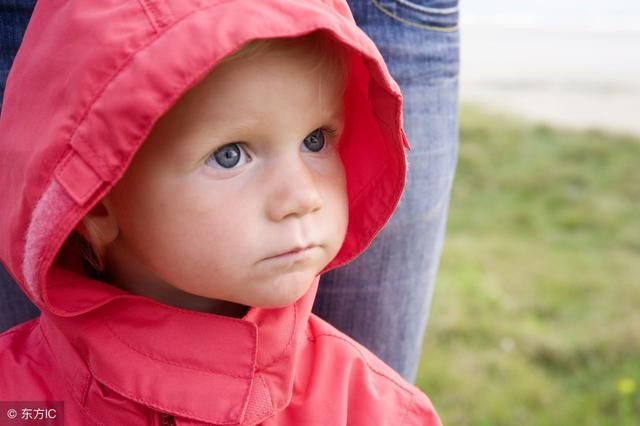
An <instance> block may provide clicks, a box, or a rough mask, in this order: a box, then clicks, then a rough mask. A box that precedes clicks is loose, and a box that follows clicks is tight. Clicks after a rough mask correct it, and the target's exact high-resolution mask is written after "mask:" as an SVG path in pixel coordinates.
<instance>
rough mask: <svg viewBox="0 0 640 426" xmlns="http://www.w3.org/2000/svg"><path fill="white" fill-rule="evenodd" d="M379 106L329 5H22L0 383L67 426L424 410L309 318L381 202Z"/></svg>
mask: <svg viewBox="0 0 640 426" xmlns="http://www.w3.org/2000/svg"><path fill="white" fill-rule="evenodd" d="M400 111H401V103H400V95H399V93H398V90H397V87H396V85H395V84H394V83H393V81H392V80H391V78H390V77H389V75H388V73H387V71H386V68H385V67H384V65H383V62H382V59H381V57H380V56H379V54H378V53H377V51H376V49H375V47H374V46H373V44H372V43H371V42H370V41H369V39H368V38H366V36H365V35H364V34H363V33H362V32H361V31H359V30H358V29H357V28H356V27H355V25H354V23H353V20H352V19H351V17H350V14H349V11H348V8H347V6H346V5H345V3H343V2H341V1H327V2H321V1H312V0H309V1H300V0H278V1H276V0H263V1H259V2H258V1H248V0H236V1H210V2H202V1H192V2H187V1H180V2H178V1H175V2H169V1H164V2H163V1H158V0H156V1H151V0H139V1H129V2H124V1H119V2H115V1H111V2H110V1H107V0H103V1H100V2H97V1H95V0H72V1H68V2H64V3H61V2H55V1H46V0H41V1H39V2H38V4H37V6H36V9H35V11H34V15H33V17H32V21H31V22H30V24H29V28H28V29H27V33H26V35H25V39H24V41H23V45H22V47H21V50H20V52H19V54H18V56H17V57H16V60H15V63H14V67H13V69H12V72H11V75H10V77H9V80H8V84H7V90H6V95H5V103H4V107H3V111H2V117H1V120H0V135H2V136H1V139H0V149H1V150H2V151H1V153H2V156H1V158H2V167H0V184H2V187H3V188H6V191H3V192H2V195H0V203H1V205H2V206H3V207H4V206H6V208H5V210H4V211H5V212H6V213H3V216H2V218H1V219H0V231H1V232H2V235H7V236H8V238H6V239H5V241H6V242H5V243H3V244H2V245H0V258H1V259H2V262H3V263H4V264H5V265H6V266H7V269H8V270H10V271H11V273H12V274H13V275H14V277H15V278H16V280H17V281H18V282H19V283H21V286H22V288H23V290H24V291H25V293H27V295H28V296H29V297H30V298H31V299H32V300H33V301H34V303H36V305H38V307H39V308H40V309H41V310H42V315H41V316H40V317H39V318H38V319H36V320H33V321H30V322H27V323H24V324H22V325H19V326H17V327H15V328H13V329H11V330H9V331H8V332H6V333H4V334H3V335H2V336H0V400H4V401H20V400H22V401H27V400H28V401H63V402H64V419H65V420H66V423H65V424H70V425H76V424H91V425H93V424H98V425H100V424H103V425H138V424H140V425H146V424H150V425H155V424H177V425H203V424H214V425H255V424H264V425H346V424H349V425H372V424H380V425H396V424H397V425H401V424H406V425H437V424H439V420H438V418H437V415H436V414H435V412H434V411H433V408H432V407H431V404H430V402H429V401H428V399H427V398H426V397H425V396H424V395H423V394H422V393H421V392H420V391H419V390H418V389H416V388H415V387H413V386H412V385H410V384H408V383H406V382H404V381H403V380H402V379H401V378H400V377H399V376H398V375H397V374H396V373H394V372H393V371H392V370H391V369H390V368H389V367H387V366H386V365H384V364H383V363H382V362H381V361H379V360H378V359H377V358H375V357H374V356H373V355H372V354H370V353H369V352H368V351H367V350H366V349H364V348H363V347H362V346H360V345H359V344H357V343H356V342H354V341H353V340H351V339H350V338H348V337H347V336H345V335H344V334H342V333H340V332H339V331H337V330H336V329H334V328H333V327H331V326H330V325H328V324H327V323H325V322H323V321H322V320H321V319H319V318H317V317H315V316H314V315H311V314H310V311H311V306H312V303H313V299H314V296H315V293H316V289H317V283H318V276H319V274H320V273H321V272H324V271H326V270H328V269H332V268H335V267H337V266H339V265H342V264H344V263H346V262H348V261H350V260H352V259H353V258H354V257H356V256H357V255H358V254H360V253H361V252H362V251H363V250H364V249H365V248H366V247H367V246H368V245H369V244H370V242H371V240H372V239H373V237H374V236H375V234H376V233H377V232H378V231H379V230H380V229H381V227H382V226H383V225H384V223H385V222H386V221H387V220H388V218H389V216H390V215H391V213H392V211H393V210H394V208H395V206H396V205H397V202H398V199H399V197H400V193H401V191H402V186H403V184H404V178H405V172H406V164H405V158H404V149H405V147H406V142H405V138H404V136H403V133H402V130H401V115H400ZM134 154H135V156H134ZM371 314H372V315H375V312H372V313H371Z"/></svg>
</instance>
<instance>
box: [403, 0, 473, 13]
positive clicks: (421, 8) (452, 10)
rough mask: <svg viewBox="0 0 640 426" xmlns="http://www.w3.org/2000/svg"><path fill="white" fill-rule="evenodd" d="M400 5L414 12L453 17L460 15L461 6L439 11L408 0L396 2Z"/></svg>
mask: <svg viewBox="0 0 640 426" xmlns="http://www.w3.org/2000/svg"><path fill="white" fill-rule="evenodd" d="M395 1H397V2H398V3H400V4H403V5H405V6H407V7H409V8H411V9H413V10H417V11H419V12H425V13H430V14H432V15H453V14H454V13H458V10H459V9H460V7H459V6H455V7H447V8H442V9H438V8H436V7H427V6H422V5H419V4H415V3H413V2H410V1H408V0H395Z"/></svg>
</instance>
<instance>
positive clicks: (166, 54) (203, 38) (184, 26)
mask: <svg viewBox="0 0 640 426" xmlns="http://www.w3.org/2000/svg"><path fill="white" fill-rule="evenodd" d="M314 31H323V32H325V33H327V34H328V35H330V36H331V37H333V38H334V39H335V40H337V41H338V42H340V43H342V44H343V45H344V46H346V47H347V50H348V51H349V52H350V55H351V59H350V66H351V70H350V77H349V81H348V84H347V89H346V94H345V106H346V110H345V111H346V114H347V120H348V123H347V128H346V129H345V134H344V136H343V138H344V139H343V141H344V142H343V143H342V144H341V146H342V147H341V156H342V158H343V162H344V164H345V169H346V173H347V188H348V198H349V225H348V230H347V236H346V239H345V242H344V244H343V246H342V248H341V250H340V252H339V253H338V255H337V256H336V258H335V259H334V260H333V261H332V262H331V263H330V264H329V265H328V266H327V267H326V268H325V270H328V269H332V268H335V267H337V266H340V265H342V264H345V263H347V262H349V261H350V260H352V259H354V258H355V257H356V256H358V255H359V254H360V253H361V252H362V251H363V250H364V249H365V248H366V247H367V246H368V245H369V244H370V243H371V241H372V240H373V238H374V236H375V235H376V234H377V233H378V232H379V231H380V229H381V228H382V227H383V226H384V224H385V223H386V222H387V221H388V219H389V217H390V216H391V214H392V212H393V211H394V209H395V207H396V206H397V204H398V201H399V199H400V195H401V192H402V189H403V187H404V182H405V175H406V160H405V154H404V151H405V148H408V145H407V143H406V138H405V136H404V133H403V131H402V118H401V96H400V93H399V89H398V87H397V85H396V83H395V82H394V81H393V80H392V79H391V77H390V76H389V74H388V71H387V69H386V67H385V65H384V63H383V60H382V58H381V56H380V54H379V52H378V51H377V49H376V48H375V46H374V44H373V43H372V41H371V40H370V39H369V38H368V37H367V36H366V35H365V34H364V33H363V32H362V31H361V30H360V29H358V28H357V27H356V25H355V23H354V21H353V18H352V16H351V14H350V11H349V9H348V7H347V5H346V2H345V1H342V0H324V1H321V0H309V1H300V0H261V1H253V0H208V1H201V0H183V1H169V0H139V1H123V0H69V1H65V2H60V1H53V0H40V1H38V2H37V4H36V8H35V10H34V13H33V16H32V18H31V21H30V23H29V26H28V28H27V31H26V34H25V37H24V40H23V43H22V46H21V48H20V50H19V52H18V55H17V56H16V59H15V61H14V65H13V67H12V69H11V72H10V75H9V78H8V81H7V88H6V92H5V98H4V105H3V109H2V115H1V116H0V186H1V187H2V188H3V190H2V191H0V205H1V206H2V215H0V235H3V236H5V238H3V239H2V241H1V242H0V259H1V260H2V262H3V263H4V264H5V266H6V267H7V269H8V270H9V271H10V273H11V274H12V275H13V277H14V278H15V279H16V281H17V282H18V283H19V285H20V286H21V288H22V290H23V291H24V292H25V293H26V294H27V295H28V297H29V298H30V299H31V300H32V301H33V302H34V303H35V304H36V305H37V306H38V307H39V308H40V309H41V310H42V311H43V317H44V318H45V319H46V318H50V319H52V320H55V323H56V328H55V329H56V330H62V331H63V332H64V334H65V335H66V336H67V338H69V340H70V342H71V344H72V345H73V347H74V348H75V351H76V352H77V353H79V354H80V356H81V357H82V358H83V359H84V362H85V363H87V364H88V365H89V368H90V370H91V371H92V374H93V375H94V376H96V377H98V378H99V379H100V380H101V381H102V382H103V383H105V384H107V386H109V387H110V388H112V389H116V390H117V391H118V392H119V393H120V394H122V395H127V396H130V397H131V398H135V399H137V400H139V401H142V402H144V403H145V404H147V405H150V406H154V407H156V408H158V409H163V410H164V411H166V412H171V413H177V414H180V415H184V416H187V417H189V416H190V417H192V418H199V419H201V420H207V421H211V422H213V420H216V422H228V423H234V422H237V421H238V419H239V418H241V417H242V416H247V415H248V414H247V400H250V399H251V398H254V399H255V398H258V399H259V396H260V395H261V394H260V392H263V394H264V389H263V390H262V391H261V390H260V389H261V388H260V386H261V385H253V386H250V385H247V386H245V385H244V382H243V381H242V380H240V379H238V381H239V382H242V383H243V384H239V385H237V386H236V387H234V386H235V385H233V383H232V382H233V379H232V378H231V379H230V378H229V377H236V378H238V377H240V378H248V377H254V375H255V374H257V373H256V372H255V371H254V370H252V369H251V368H250V367H249V366H248V365H249V364H251V362H253V363H254V364H257V365H261V366H262V367H264V368H263V370H264V371H265V373H264V375H263V377H267V376H269V374H271V373H269V372H268V371H267V370H268V369H266V368H267V366H269V365H272V364H273V363H274V360H276V359H278V357H280V358H282V357H285V358H286V356H285V355H283V354H285V352H286V351H285V349H286V348H288V347H289V346H291V341H292V340H291V339H292V337H291V336H293V335H295V334H296V333H298V332H299V330H300V327H303V326H302V325H300V324H302V323H303V322H304V321H305V319H306V318H308V316H309V313H310V310H311V304H312V302H313V298H314V296H315V286H313V288H312V290H311V291H310V292H309V294H307V295H306V296H304V297H303V299H301V300H300V301H299V302H298V303H296V304H295V306H293V307H290V308H289V309H287V308H283V309H271V310H266V309H256V308H254V309H251V310H250V312H249V313H248V314H247V317H245V318H244V319H242V320H236V319H230V318H219V317H217V316H215V315H207V314H198V313H192V312H186V311H182V310H180V309H177V308H171V307H165V306H163V305H161V304H159V303H156V302H153V301H151V300H148V299H145V298H142V297H139V296H134V295H130V294H127V293H125V292H123V291H121V290H119V289H117V288H115V287H112V286H109V285H106V284H104V283H101V282H98V281H94V280H91V279H89V278H88V277H85V276H81V275H78V274H77V273H75V272H73V271H70V270H66V269H63V268H62V267H61V266H59V265H60V262H59V261H58V260H59V259H58V255H59V252H60V250H61V247H62V245H63V243H64V242H65V240H66V239H67V238H68V237H69V235H70V234H71V233H72V231H73V229H74V228H75V227H76V226H77V224H78V223H79V221H80V220H81V218H82V217H83V216H84V215H86V214H87V212H88V211H89V210H90V209H91V208H92V207H93V206H94V205H95V204H96V203H97V202H98V201H99V200H100V199H101V198H102V197H103V196H104V195H105V194H106V193H107V192H108V191H109V190H110V189H111V188H112V187H113V185H114V184H115V183H116V182H117V181H118V179H119V178H120V177H121V176H122V175H123V173H124V171H125V170H126V167H127V165H128V164H129V163H130V161H131V160H132V157H133V155H134V154H135V152H136V150H137V149H138V148H139V147H140V145H141V144H142V143H143V141H144V140H145V138H146V136H147V135H148V134H149V132H150V131H151V129H152V127H153V125H154V123H155V122H156V121H157V120H158V119H159V118H160V117H161V116H162V114H163V113H165V112H166V111H167V110H169V109H170V108H171V107H172V105H173V104H174V103H175V102H176V101H177V100H178V99H179V98H180V96H181V95H183V94H184V93H185V92H186V91H188V90H189V89H190V88H192V87H193V86H194V85H196V84H197V83H198V82H199V81H200V80H201V79H202V78H204V76H205V75H206V74H207V73H208V72H209V71H210V70H211V69H212V68H213V67H214V66H215V65H216V64H217V63H218V62H219V61H220V60H221V59H222V58H224V57H225V56H226V55H228V54H229V53H231V52H233V51H235V50H236V49H238V48H239V47H240V46H241V45H242V44H244V43H246V42H248V41H250V40H252V39H257V38H275V37H295V36H301V35H304V34H307V33H310V32H314ZM134 305H135V309H136V312H137V314H136V315H139V313H140V312H143V313H145V315H147V316H146V317H145V318H154V319H153V320H152V322H154V324H153V325H154V326H157V327H160V328H162V329H163V333H164V336H172V338H176V339H178V341H179V342H178V343H176V344H177V345H179V346H181V347H186V346H188V345H189V344H190V342H191V343H193V342H198V341H200V342H201V341H202V338H203V335H204V334H206V332H207V329H208V328H207V326H206V325H207V322H206V321H208V320H209V319H210V318H214V317H216V319H215V321H218V322H220V321H225V324H227V325H229V326H230V327H231V328H232V329H233V330H234V332H233V333H231V334H229V335H227V337H225V336H221V337H220V339H222V341H225V342H231V341H232V340H233V339H232V338H231V336H232V335H234V333H235V335H236V336H237V335H246V336H245V337H246V338H243V339H238V340H237V341H238V344H237V345H238V347H235V346H234V345H231V346H229V347H230V348H231V349H230V350H229V352H228V354H227V355H225V356H227V357H228V358H229V361H230V362H231V364H232V365H234V366H235V367H233V368H232V369H231V370H233V371H231V370H230V371H227V372H226V373H229V374H227V375H224V374H222V375H221V372H219V371H211V370H207V369H208V367H205V366H201V365H200V364H201V363H203V362H204V361H203V359H200V358H198V356H199V355H195V354H190V355H189V356H192V358H193V359H182V358H180V357H181V356H182V355H180V354H177V353H176V354H166V353H165V355H166V357H167V359H163V360H160V361H161V362H160V364H158V368H163V370H162V371H163V374H165V377H168V376H167V375H170V374H173V373H175V374H173V375H172V376H171V377H172V379H171V380H173V382H174V383H175V384H178V383H180V381H181V380H187V378H186V377H187V376H189V379H188V380H192V381H193V382H194V383H197V382H198V380H204V379H203V377H206V378H207V380H209V379H210V378H211V377H219V378H220V377H222V376H224V379H222V378H220V379H219V380H218V381H217V382H216V383H218V385H219V389H220V392H237V394H238V399H239V400H241V401H243V402H242V403H241V404H239V405H237V406H235V405H234V406H233V407H231V406H230V407H226V408H224V407H223V408H224V410H223V409H222V408H221V407H213V408H211V412H210V413H209V412H204V413H203V412H199V411H197V409H196V408H194V406H197V404H198V398H204V396H200V397H199V396H198V395H189V398H190V399H189V400H188V401H187V398H186V397H185V398H182V399H181V398H180V397H179V396H178V395H169V400H172V401H175V404H174V405H175V406H161V405H160V404H159V403H156V402H157V401H159V400H160V399H161V397H164V398H165V399H167V398H166V397H167V395H166V393H163V392H166V391H165V390H163V386H164V385H163V386H161V385H157V384H154V383H149V382H146V383H145V380H147V379H148V377H151V376H149V375H147V376H145V377H137V376H136V374H138V370H139V369H137V367H136V365H137V364H136V361H135V359H134V361H132V362H131V363H128V364H129V365H128V366H125V367H123V369H122V370H118V371H116V370H113V369H110V368H112V367H111V366H109V363H108V362H107V360H106V359H103V358H100V356H98V355H96V352H92V349H91V347H92V345H94V346H95V345H96V344H98V343H96V342H111V343H105V345H107V348H108V355H107V356H118V354H120V353H121V352H122V353H124V352H125V351H126V352H127V354H129V355H127V357H128V358H127V359H133V358H135V356H138V355H140V354H142V355H140V356H142V358H144V359H145V360H146V359H148V358H149V357H148V356H147V357H145V353H144V351H145V350H148V348H149V347H150V346H153V347H154V349H153V352H154V353H162V351H165V352H166V351H167V350H169V349H167V348H166V346H167V345H166V342H157V341H155V340H154V339H152V338H150V337H149V336H145V335H144V333H141V332H140V330H141V327H140V325H139V324H138V325H137V328H136V327H133V326H131V324H132V323H135V320H134V319H133V318H128V317H127V316H128V315H131V312H132V307H133V306H134ZM159 312H160V313H161V314H160V315H158V313H159ZM169 314H171V315H172V317H171V320H170V321H164V322H163V321H162V318H163V315H169ZM105 317H108V318H110V320H109V322H106V321H104V320H103V318H105ZM138 318H139V316H138ZM193 318H197V319H198V321H200V322H198V323H199V324H200V326H198V327H192V328H190V330H191V331H193V335H192V336H187V337H180V338H177V337H176V336H178V335H179V333H178V332H177V330H178V329H179V325H180V324H182V325H184V326H185V327H188V324H191V323H192V321H193ZM207 318H209V319H207ZM80 319H81V321H80ZM180 321H182V322H180ZM212 321H213V320H212ZM283 322H284V323H286V324H289V326H288V328H287V327H284V331H281V332H279V333H275V334H268V333H264V332H263V334H261V336H263V335H264V336H266V337H264V338H266V339H267V340H268V339H270V338H271V339H273V342H269V343H270V344H269V345H267V346H268V349H261V348H263V346H258V345H257V342H256V339H257V337H256V336H257V334H260V332H261V331H260V330H261V329H262V328H263V327H267V328H268V327H273V328H274V329H275V328H278V329H282V327H281V326H282V323H283ZM45 323H46V324H48V322H46V321H45ZM276 323H277V324H278V326H277V327H276V326H275V325H274V324H276ZM269 324H271V325H269ZM209 325H211V324H209ZM89 327H91V329H92V333H84V334H83V332H82V330H86V329H88V328H89ZM45 328H46V327H45ZM96 330H98V331H97V332H96ZM296 330H297V331H296ZM51 333H52V335H53V334H55V331H52V332H51ZM87 336H91V337H87ZM114 336H115V337H114ZM118 336H120V337H121V336H127V338H126V340H127V341H125V339H121V338H120V337H118ZM268 336H271V337H268ZM87 339H88V340H87ZM185 339H188V340H190V342H186V341H183V340H185ZM54 340H56V339H54ZM62 340H64V339H61V340H60V341H61V342H62ZM92 342H93V343H92ZM131 342H136V344H138V346H135V345H134V346H132V343H131ZM240 342H242V343H240ZM246 342H253V343H250V344H246ZM60 344H61V345H63V344H62V343H60ZM162 344H164V346H165V348H164V349H161V348H160V346H162ZM212 345H214V346H215V342H213V343H212ZM243 345H244V346H243ZM261 345H263V343H261ZM267 346H265V348H266V347H267ZM60 350H61V351H63V349H60ZM169 352H170V351H169ZM240 352H242V353H248V354H249V355H248V356H249V358H248V361H247V362H245V360H244V359H237V358H235V356H236V354H238V353H240ZM131 353H133V354H138V355H135V356H133V355H130V354H131ZM104 355H105V354H104V353H102V354H101V356H104ZM70 356H71V355H70ZM132 356H133V358H132ZM287 356H289V355H287ZM178 358H180V359H179V360H178V361H176V359H178ZM187 358H189V357H187ZM140 362H143V361H140ZM178 364H180V365H183V364H189V365H190V368H191V369H192V370H193V371H191V372H190V371H187V370H185V369H184V368H182V367H180V368H178V367H176V365H178ZM194 366H195V367H194ZM196 367H197V368H196ZM200 367H202V368H201V369H200ZM69 368H71V367H69ZM172 369H174V370H176V371H175V372H173V373H170V372H169V370H172ZM196 370H198V371H197V372H195V371H196ZM201 370H205V372H204V373H203V372H202V371H201ZM147 371H148V369H147ZM283 371H284V370H283ZM205 373H206V374H205ZM70 374H71V373H70ZM140 374H142V373H140ZM202 374H205V376H202ZM283 374H284V373H283ZM76 376H77V377H79V375H78V374H76ZM285 376H286V374H285V375H284V376H283V375H278V374H275V373H274V374H271V377H272V378H274V377H275V378H277V380H281V381H282V380H284V381H285V382H286V380H289V379H290V377H289V378H288V379H287V378H286V377H285ZM274 380H275V379H274ZM141 383H144V385H141ZM207 383H209V384H210V383H211V382H210V381H208V382H207ZM260 383H263V384H264V386H265V387H270V386H271V385H270V384H269V382H268V380H267V379H263V380H262V381H260ZM165 385H166V383H165ZM281 385H282V386H283V387H287V386H288V387H290V383H289V384H288V385H286V384H285V385H286V386H285V385H283V384H281ZM176 386H177V385H176ZM165 388H166V386H165ZM169 388H172V386H169ZM256 392H257V394H255V393H256ZM267 394H268V392H267ZM256 395H258V396H256ZM270 398H271V402H270V404H271V405H272V406H278V405H280V406H282V405H283V404H285V403H286V398H287V397H286V395H284V396H282V398H281V399H282V400H281V401H278V398H277V396H276V397H275V399H274V395H273V394H272V395H271V396H270ZM154 401H156V402H154ZM249 405H250V404H249ZM216 409H217V410H218V411H215V410H216ZM225 410H226V411H225ZM221 411H224V412H226V413H227V417H225V418H223V419H219V418H217V419H214V418H213V417H214V414H213V413H214V412H218V413H219V412H221ZM190 413H191V414H190ZM194 413H196V414H194ZM253 415H254V416H255V418H256V419H257V418H259V417H260V416H259V413H258V414H256V413H254V414H253Z"/></svg>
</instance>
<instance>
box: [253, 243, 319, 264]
mask: <svg viewBox="0 0 640 426" xmlns="http://www.w3.org/2000/svg"><path fill="white" fill-rule="evenodd" d="M316 248H317V246H312V247H307V248H305V249H302V250H298V251H291V252H288V253H283V254H279V255H277V256H272V257H268V258H266V259H265V260H269V261H275V262H279V261H280V262H300V261H303V260H306V259H308V258H310V257H311V256H312V255H313V251H314V250H315V249H316Z"/></svg>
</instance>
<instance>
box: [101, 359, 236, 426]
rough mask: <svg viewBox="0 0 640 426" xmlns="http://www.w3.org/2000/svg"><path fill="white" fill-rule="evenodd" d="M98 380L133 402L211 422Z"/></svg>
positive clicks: (220, 421) (217, 421)
mask: <svg viewBox="0 0 640 426" xmlns="http://www.w3.org/2000/svg"><path fill="white" fill-rule="evenodd" d="M88 368H89V371H90V372H91V374H92V376H93V377H96V378H98V376H97V375H96V374H95V373H94V371H93V368H92V366H91V364H89V365H88ZM98 380H99V381H100V382H101V383H103V384H104V385H105V386H107V387H109V388H111V389H112V390H114V391H116V392H117V393H119V394H121V395H123V396H125V397H127V398H129V399H130V400H132V401H135V402H138V403H140V404H142V405H146V406H149V407H152V408H155V409H157V410H163V411H165V412H169V413H179V415H185V414H186V415H188V416H190V417H191V418H193V419H195V420H199V421H201V422H204V423H207V422H211V419H205V418H203V417H200V416H198V415H197V414H196V413H194V412H192V411H191V410H185V409H183V408H180V409H176V408H172V407H167V406H165V405H163V404H161V403H159V402H158V401H154V400H151V399H143V398H138V397H136V396H133V395H132V394H130V393H129V392H127V391H125V390H123V389H121V388H120V387H119V386H115V385H113V384H111V383H109V382H107V381H106V380H100V379H99V378H98ZM214 422H216V423H218V424H223V425H228V424H233V425H235V424H238V423H237V422H235V421H232V422H223V421H222V420H218V419H214Z"/></svg>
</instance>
